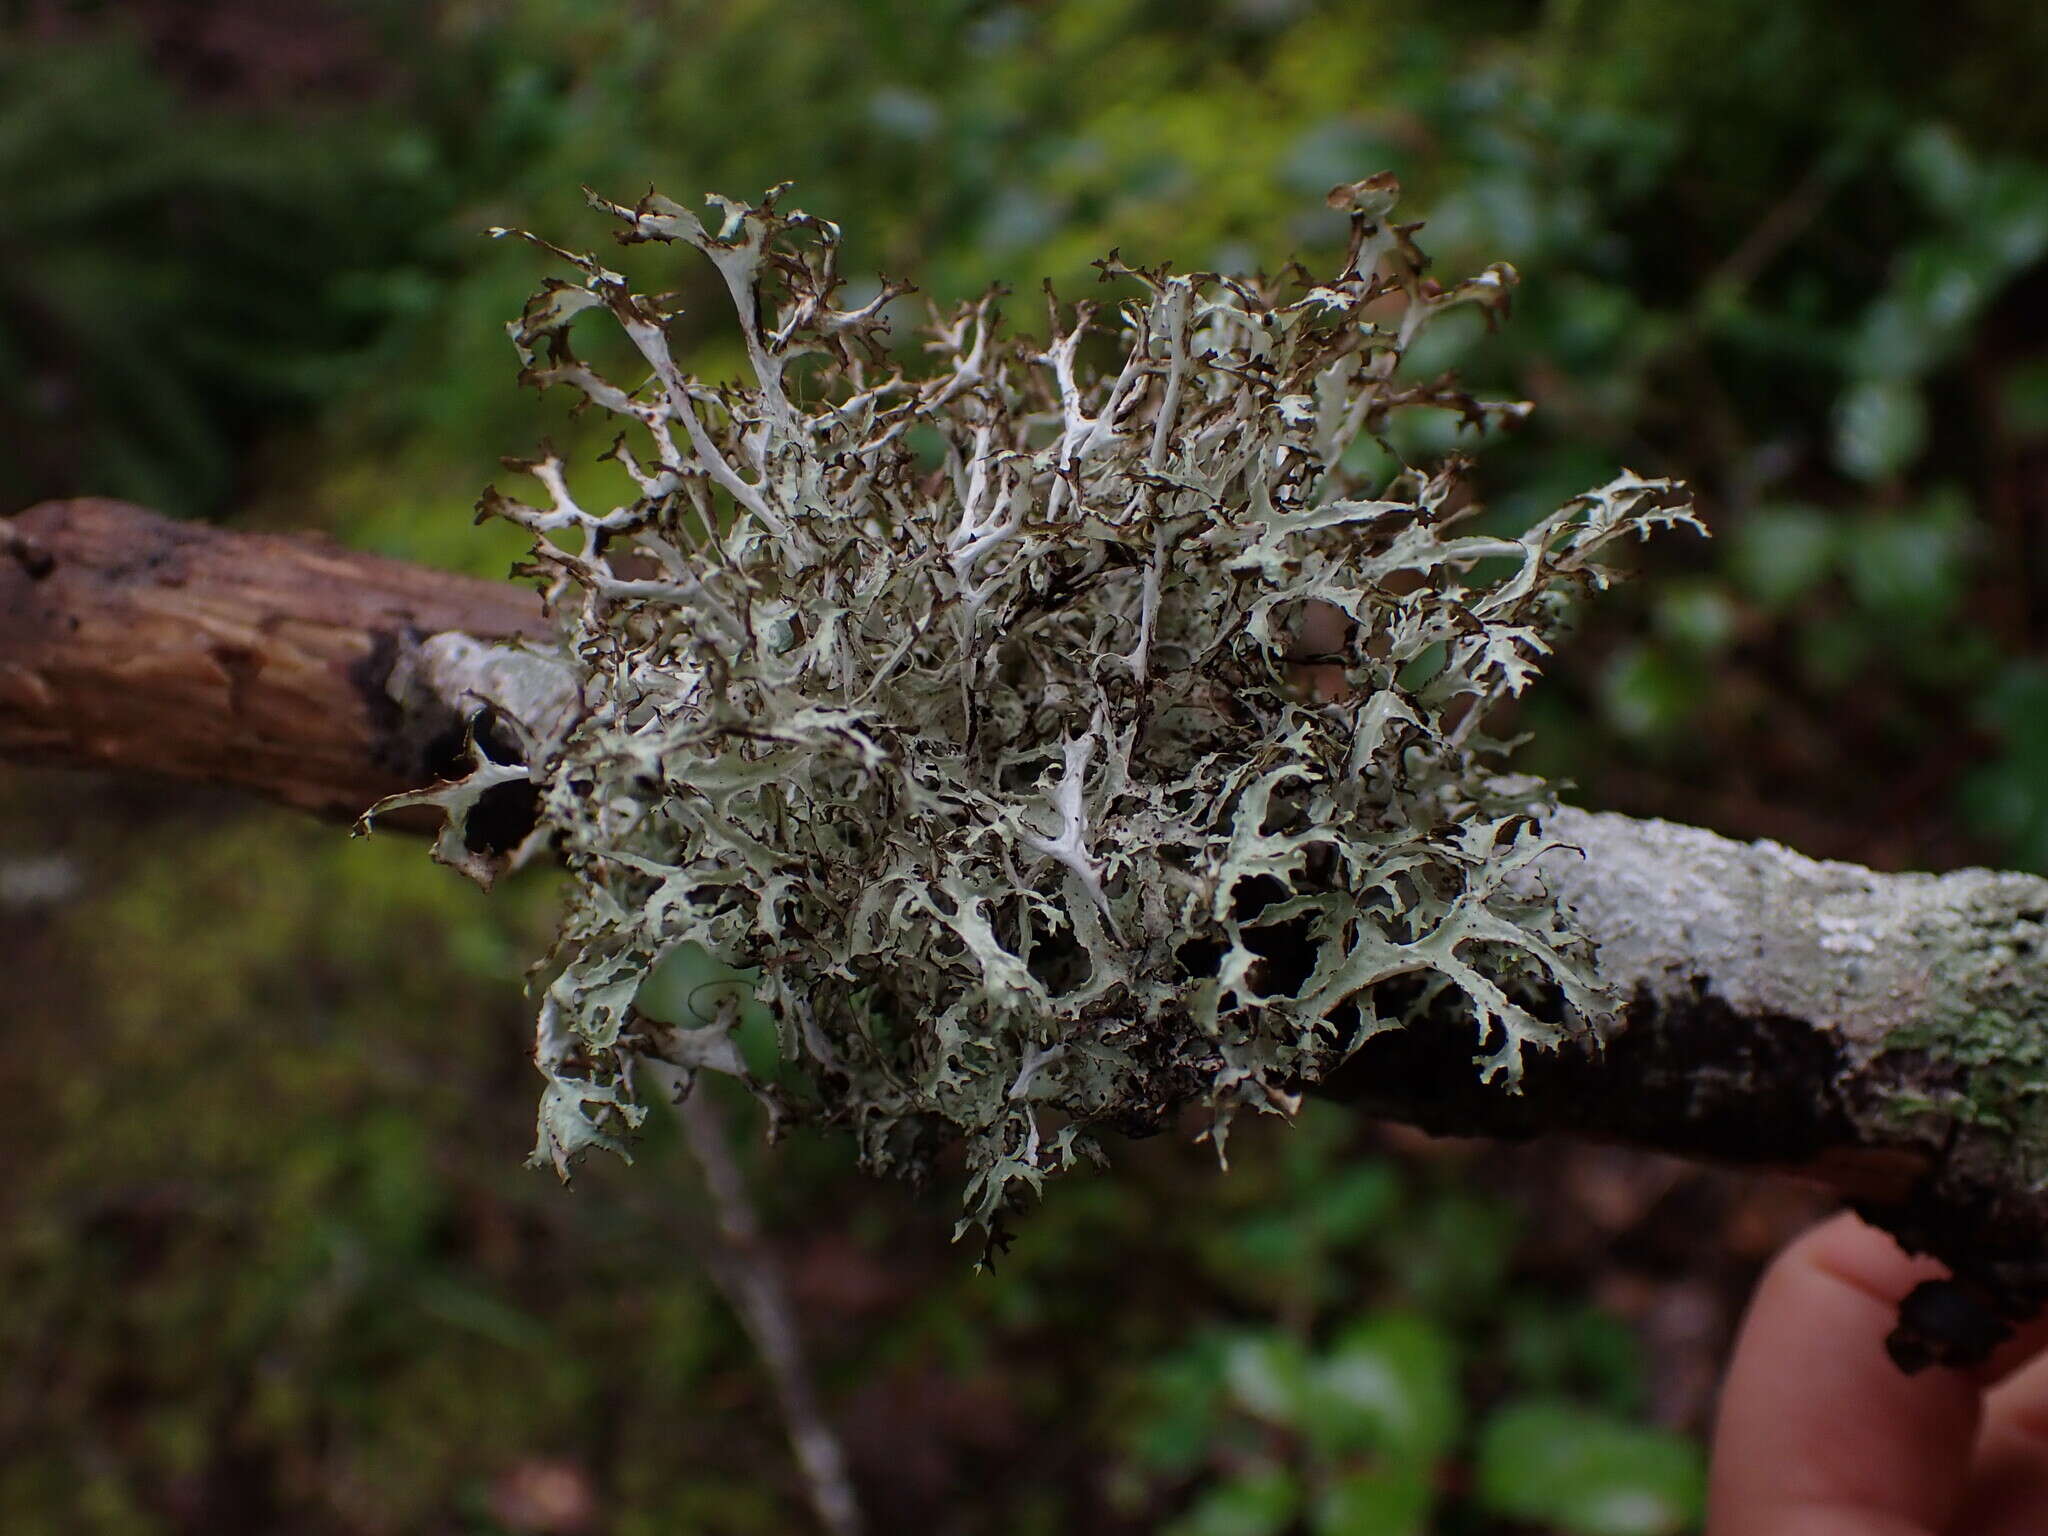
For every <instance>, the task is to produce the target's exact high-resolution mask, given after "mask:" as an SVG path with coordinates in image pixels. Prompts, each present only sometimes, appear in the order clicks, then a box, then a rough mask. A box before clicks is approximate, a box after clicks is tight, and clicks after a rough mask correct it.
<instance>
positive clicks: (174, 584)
mask: <svg viewBox="0 0 2048 1536" xmlns="http://www.w3.org/2000/svg"><path fill="white" fill-rule="evenodd" d="M546 630H547V624H546V621H545V619H544V618H543V617H542V614H541V607H540V600H539V598H538V597H537V596H536V595H535V594H534V593H533V592H531V591H530V590H527V589H524V588H521V587H517V586H513V585H511V584H510V583H506V582H492V581H479V580H476V579H474V578H472V577H465V576H455V575H451V574H449V573H447V572H443V571H434V570H428V569H425V568H423V567H420V566H416V565H410V564H407V563H405V562H403V561H399V560H387V559H382V558H379V557H378V556H375V555H365V554H358V553H355V552H353V551H349V550H345V549H342V548H341V547H339V546H338V545H335V544H333V543H331V542H328V541H326V540H323V539H318V538H310V537H287V536H280V535H272V534H258V533H231V532H227V531H224V530H222V529H218V528H213V527H208V526H205V525H202V524H196V523H181V522H174V521H172V520H170V519H168V518H164V517H160V516H157V515H156V514H154V513H151V512H147V511H145V510H143V509H142V508H140V507H136V506H131V505H129V504H127V503H125V502H118V501H103V500H79V501H55V502H46V503H44V504H43V505H41V506H37V507H32V508H30V509H29V510H28V511H26V512H24V513H22V514H21V515H19V516H18V517H16V518H14V519H13V520H12V521H11V522H6V523H0V758H8V759H12V760H14V761H17V762H34V763H44V764H51V765H56V766H62V767H73V768H105V769H126V770H131V771H138V772H146V773H152V774H168V775H172V776H175V777H179V778H188V779H202V780H208V781H211V782H214V783H221V784H231V785H235V786H237V787H239V788H242V789H246V790H252V791H254V792H255V793H257V794H261V795H264V796H267V797H269V798H271V799H274V800H281V801H283V802H284V803H285V804H287V805H292V806H296V807H298V808H299V809H302V810H307V811H312V812H315V813H317V814H320V815H323V816H336V817H348V818H353V817H354V816H356V815H357V814H359V813H360V812H361V811H362V810H363V809H364V808H365V807H366V806H368V805H369V804H371V802H373V801H375V800H377V799H379V798H381V797H382V796H384V795H387V794H394V793H397V792H398V791H400V790H405V789H413V788H417V787H419V786H420V785H422V784H424V783H428V782H431V781H432V779H434V778H435V777H436V776H437V775H438V774H440V773H445V772H451V771H453V770H454V769H455V767H456V765H457V763H458V762H459V753H460V749H461V739H462V738H461V724H460V721H459V720H458V719H457V718H456V715H455V713H454V712H453V711H452V710H446V709H443V710H438V711H437V710H434V709H431V708H427V707H420V708H414V709H411V710H407V709H402V708H401V707H400V705H399V704H398V702H397V701H396V700H394V699H393V697H392V695H391V687H390V684H391V677H392V670H393V668H394V666H396V665H397V663H398V661H399V659H400V658H401V656H402V655H404V654H405V653H406V651H407V650H408V649H409V648H411V647H413V646H416V645H417V644H418V643H419V641H420V640H421V639H422V638H424V637H428V636H432V635H436V634H441V633H444V632H450V631H453V632H459V633H462V634H467V635H472V636H476V637H478V638H480V639H491V640H497V639H508V638H510V637H512V636H514V635H520V634H531V635H540V634H544V633H545V632H546Z"/></svg>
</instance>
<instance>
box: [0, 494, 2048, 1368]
mask: <svg viewBox="0 0 2048 1536" xmlns="http://www.w3.org/2000/svg"><path fill="white" fill-rule="evenodd" d="M5 527H6V525H4V524H0V530H5ZM0 549H4V550H5V551H6V552H7V553H9V554H11V556H12V558H11V559H5V560H0V757H12V758H16V759H23V760H34V761H42V762H57V763H66V764H71V765H74V766H86V767H96V768H138V769H147V770H149V771H151V772H157V773H171V774H178V775H182V776H186V777H194V778H204V779H212V780H216V781H220V782H225V783H230V784H237V785H241V786H243V787H245V788H248V789H252V790H255V791H257V792H259V793H263V794H266V795H269V796H271V797H272V798H275V799H279V800H283V801H285V802H286V803H288V804H292V805H296V806H301V807H304V808H306V809H309V810H314V811H318V812H322V813H326V814H341V815H350V816H352V815H354V814H356V813H358V812H360V811H361V810H362V809H364V808H365V807H366V806H367V805H368V804H370V803H371V802H372V801H373V800H375V799H377V798H379V797H381V796H383V795H385V794H388V793H392V792H395V791H398V790H403V789H408V788H416V787H420V786H421V785H423V784H425V783H426V782H428V781H430V780H431V779H433V778H434V777H436V776H438V775H443V774H450V775H452V774H453V773H454V772H456V771H457V768H458V765H459V763H460V761H461V757H462V751H461V748H462V743H463V736H464V729H465V725H466V724H471V725H473V724H474V723H475V721H476V720H477V718H478V711H479V709H481V708H482V707H483V706H485V705H487V704H488V705H490V706H492V707H494V708H495V709H497V710H500V711H502V712H504V713H506V714H510V715H511V716H513V717H514V718H516V719H517V720H519V721H522V722H524V723H525V725H526V726H527V727H529V728H538V729H540V730H541V731H542V732H543V734H544V733H545V731H546V730H547V729H548V728H550V725H549V722H550V721H551V720H552V721H555V722H559V721H561V720H564V719H566V718H567V716H568V712H569V711H571V710H572V709H573V704H574V698H573V690H572V689H571V688H570V687H569V684H568V682H567V678H566V674H564V673H562V672H560V671H559V670H557V669H555V668H552V667H550V666H549V665H548V664H547V663H545V662H544V661H541V660H540V659H539V658H537V657H536V656H535V655H533V654H532V653H530V652H527V651H524V650H522V649H520V648H518V647H517V646H514V645H506V644H497V643H491V642H496V641H502V640H505V639H506V638H508V637H511V636H514V635H518V634H530V633H535V632H538V631H539V630H540V629H541V627H542V624H543V620H542V616H541V613H540V609H539V605H538V602H537V600H536V599H534V598H533V597H532V595H531V594H529V593H527V592H524V591H521V590H519V589H517V588H514V587H510V586H502V585H495V584H492V583H487V582H478V581H472V580H466V579H464V578H459V577H451V576H447V575H443V574H440V573H436V572H431V571H424V570H419V569H415V568H413V567H409V566H405V565H402V564H399V563H397V562H393V561H389V560H380V559H376V558H374V557H370V556H364V555H356V554H349V553H346V552H343V551H341V550H338V549H335V548H333V547H332V546H329V545H324V544H320V543H316V542H311V541H306V540H299V539H287V538H275V537H266V536H260V535H251V534H230V533H223V532H220V531H217V530H212V529H204V528H197V527H192V526H187V525H179V524H171V523H167V522H165V521H164V520H162V519H159V518H155V517H153V516H151V515H150V514H148V513H145V512H142V511H141V510H140V509H137V508H133V507H127V506H122V505H119V504H116V503H110V502H91V501H88V502H68V503H53V504H49V505H46V506H43V507H39V508H36V509H34V510H33V511H31V512H29V513H26V514H24V515H23V516H22V517H20V518H18V519H16V520H15V522H14V524H13V525H12V530H11V532H6V531H0ZM522 808H524V812H525V814H527V815H528V818H529V819H528V820H526V821H525V822H524V823H520V824H508V825H507V826H506V827H505V828H503V829H502V830H501V834H500V835H495V836H493V837H492V839H491V841H492V843H493V845H494V847H496V846H502V847H510V846H512V845H513V843H515V842H516V841H517V840H518V839H519V837H520V836H522V835H523V833H524V832H525V831H526V830H527V829H528V828H530V826H531V821H530V809H531V808H530V802H527V801H521V802H519V803H518V804H511V803H509V802H508V806H507V820H508V823H519V818H520V815H521V814H522ZM1550 830H1551V831H1552V832H1553V833H1554V834H1555V835H1556V836H1557V838H1558V839H1559V841H1560V843H1562V844H1565V845H1568V846H1567V847H1563V848H1560V849H1559V850H1558V851H1556V852H1554V853H1552V854H1550V855H1547V856H1546V857H1545V859H1544V860H1543V861H1542V862H1541V863H1540V865H1539V866H1538V867H1537V877H1538V878H1539V879H1540V880H1541V881H1542V882H1543V884H1544V885H1545V886H1546V888H1547V889H1548V890H1549V891H1550V893H1551V894H1552V895H1553V896H1555V897H1556V898H1557V899H1558V900H1560V901H1562V902H1563V903H1565V904H1566V905H1567V906H1569V907H1570V908H1571V909H1572V910H1573V911H1574V912H1575V913H1576V914H1577V915H1578V918H1579V920H1580V921H1581V923H1582V924H1583V925H1584V927H1585V928H1586V930H1587V932H1588V933H1589V934H1590V935H1591V937H1592V938H1593V940H1594V941H1595V943H1596V944H1597V945H1598V946H1599V956H1600V963H1601V967H1602V970H1603V971H1604V972H1605V974H1606V976H1607V977H1608V979H1609V980H1610V981H1612V982H1613V983H1614V984H1615V985H1616V986H1617V987H1618V988H1619V989H1620V991H1621V994H1622V995H1623V996H1624V997H1625V998H1626V1000H1627V1001H1626V1006H1625V1007H1624V1009H1623V1011H1622V1015H1621V1017H1620V1019H1619V1020H1618V1022H1617V1024H1616V1026H1615V1027H1614V1029H1613V1030H1611V1031H1610V1032H1609V1033H1608V1036H1607V1038H1606V1040H1605V1041H1604V1042H1590V1041H1589V1042H1584V1043H1581V1044H1577V1045H1572V1046H1568V1047H1566V1048H1565V1049H1563V1050H1562V1051H1560V1052H1558V1053H1556V1054H1554V1055H1546V1056H1540V1057H1532V1058H1531V1060H1530V1061H1529V1062H1528V1064H1527V1070H1526V1073H1525V1079H1524V1083H1523V1087H1522V1091H1520V1092H1518V1093H1510V1092H1508V1091H1506V1090H1505V1089H1501V1088H1494V1087H1488V1086H1485V1085H1484V1084H1482V1083H1481V1082H1480V1080H1479V1077H1478V1074H1477V1073H1476V1071H1475V1070H1474V1069H1473V1061H1472V1056H1473V1050H1474V1046H1475V1042H1474V1041H1473V1040H1472V1039H1471V1037H1470V1034H1469V1031H1460V1030H1459V1029H1457V1028H1443V1029H1428V1028H1424V1029H1409V1030H1401V1031H1394V1032H1390V1033H1387V1034H1384V1035H1381V1036H1378V1037H1376V1038H1375V1039H1373V1040H1371V1041H1368V1042H1367V1043H1366V1045H1365V1046H1364V1048H1363V1049H1362V1050H1361V1051H1360V1052H1359V1053H1358V1055H1357V1056H1356V1057H1355V1058H1354V1059H1353V1060H1352V1062H1351V1063H1350V1064H1349V1065H1348V1066H1347V1067H1346V1068H1345V1070H1344V1072H1343V1073H1342V1074H1341V1078H1340V1080H1339V1081H1336V1082H1333V1083H1331V1084H1328V1085H1325V1091H1328V1092H1333V1093H1338V1094H1341V1095H1344V1096H1346V1097H1350V1098H1353V1099H1355V1100H1357V1101H1358V1102H1359V1103H1360V1104H1361V1105H1363V1106H1364V1107H1367V1108H1370V1109H1371V1110H1373V1111H1374V1112H1377V1113H1382V1114H1385V1115H1388V1116H1390V1117H1394V1118H1399V1119H1403V1120H1408V1121H1411V1122H1413V1123H1415V1124H1418V1125H1421V1126H1423V1127H1424V1128H1426V1129H1429V1130H1432V1131H1438V1132H1442V1133H1454V1134H1460V1135H1492V1136H1509V1137H1526V1136H1534V1135H1539V1134H1543V1133H1547V1132H1553V1131H1558V1132H1570V1133H1575V1134H1581V1135H1594V1136H1603V1137H1608V1138H1611V1139H1614V1140H1616V1141H1621V1142H1627V1143H1630V1144H1633V1145H1637V1146H1642V1147H1649V1148H1655V1149H1657V1150H1660V1151H1665V1152H1676V1153H1680V1154H1683V1155H1687V1156H1692V1157H1698V1158H1705V1159H1711V1160H1715V1161H1720V1162H1730V1163H1740V1164H1748V1165H1752V1166H1766V1167H1777V1168H1786V1169H1792V1170H1795V1171H1798V1172H1801V1173H1804V1174H1807V1175H1809V1176H1813V1177H1817V1178H1820V1179H1823V1180H1825V1181H1827V1182H1829V1183H1831V1184H1833V1185H1835V1186H1836V1187H1838V1188H1840V1189H1841V1190H1843V1191H1844V1192H1845V1193H1846V1194H1848V1195H1849V1196H1850V1197H1851V1198H1852V1200H1854V1201H1855V1202H1856V1203H1857V1204H1858V1205H1859V1208H1861V1209H1863V1210H1864V1211H1865V1212H1866V1214H1868V1215H1870V1216H1872V1217H1873V1218H1874V1219H1876V1220H1878V1221H1880V1222H1881V1223H1882V1224H1883V1225H1885V1226H1886V1227H1887V1228H1889V1229H1890V1230H1891V1231H1893V1232H1894V1233H1895V1234H1897V1235H1898V1236H1899V1237H1900V1239H1901V1240H1902V1241H1903V1242H1904V1243H1905V1244H1906V1245H1907V1246H1909V1247H1912V1248H1915V1249H1918V1250H1921V1251H1926V1252H1931V1253H1934V1254H1936V1255H1937V1256H1939V1257H1940V1258H1942V1259H1943V1260H1944V1261H1946V1262H1947V1263H1948V1264H1949V1265H1950V1266H1951V1267H1952V1268H1953V1269H1954V1271H1955V1273H1956V1279H1955V1281H1953V1282H1945V1283H1942V1284H1940V1285H1936V1286H1932V1287H1923V1288H1922V1290H1921V1291H1919V1292H1916V1293H1915V1297H1914V1298H1910V1299H1909V1304H1908V1306H1907V1308H1906V1311H1905V1317H1904V1320H1903V1322H1902V1326H1901V1330H1900V1333H1899V1334H1898V1335H1897V1336H1895V1339H1894V1353H1895V1355H1897V1356H1898V1358H1899V1359H1900V1360H1901V1362H1902V1363H1903V1364H1907V1365H1909V1366H1911V1365H1917V1364H1920V1363H1924V1362H1926V1361H1928V1360H1954V1361H1963V1360H1968V1359H1972V1358H1977V1357H1979V1356H1981V1354H1982V1353H1983V1351H1984V1350H1985V1349H1986V1348H1988V1347H1989V1343H1990V1342H1992V1341H1993V1340H1995V1338H1996V1336H1997V1334H1998V1333H1999V1331H2000V1330H2001V1329H2002V1328H2003V1327H2004V1325H2005V1323H2006V1322H2007V1321H2009V1320H2011V1319H2014V1318H2017V1317H2020V1316H2023V1315H2025V1314H2026V1313H2028V1312H2029V1311H2031V1310H2032V1309H2033V1307H2034V1306H2035V1305H2036V1304H2037V1303H2038V1302H2039V1300H2040V1299H2041V1298H2042V1297H2043V1296H2048V881H2044V880H2040V879H2036V878H2033V877H2031V876H2025V875H2016V874H1997V873H1991V872H1988V871H1983V870H1966V871H1961V872H1958V873H1954V874H1947V875H1938V876H1937V875H1921V874H1903V875H1898V874H1878V873H1874V872H1872V871H1869V870H1865V869H1860V868H1857V867H1855V866H1852V865H1846V864H1828V863H1820V862H1817V861H1815V860H1811V859H1807V858H1804V857H1802V856H1800V855H1799V854H1796V853H1793V852H1791V851H1790V850H1788V849H1785V848H1781V847H1778V846H1777V845H1775V844H1771V843H1738V842H1735V841H1732V840H1730V839H1727V838H1723V837H1719V836H1716V835H1715V834H1713V833H1710V832H1704V831H1700V830H1698V829H1695V828H1691V827H1683V826H1676V825H1672V824H1670V823H1664V822H1643V821H1633V820H1629V819H1627V818H1624V817H1618V816H1608V815H1596V814H1591V813H1588V812H1584V811H1578V810H1572V809H1564V810H1560V811H1559V812H1558V813H1557V814H1556V815H1555V816H1554V817H1552V818H1551V821H1550Z"/></svg>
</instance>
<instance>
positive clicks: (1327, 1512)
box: [1309, 1466, 1436, 1536]
mask: <svg viewBox="0 0 2048 1536" xmlns="http://www.w3.org/2000/svg"><path fill="white" fill-rule="evenodd" d="M1435 1502H1436V1499H1435V1490H1434V1489H1433V1488H1432V1487H1431V1485H1430V1479H1429V1477H1428V1475H1427V1472H1426V1470H1425V1469H1423V1468H1420V1467H1415V1466H1388V1467H1378V1468H1375V1469H1373V1470H1372V1471H1370V1472H1350V1473H1346V1474H1345V1475H1344V1476H1342V1477H1340V1478H1338V1479H1337V1480H1336V1481H1335V1482H1333V1483H1331V1484H1330V1486H1329V1487H1328V1488H1326V1489H1325V1490H1324V1491H1323V1494H1322V1497H1321V1498H1319V1499H1317V1500H1316V1506H1315V1513H1314V1515H1313V1517H1312V1518H1311V1519H1310V1521H1309V1527H1310V1529H1311V1530H1313V1531H1314V1532H1315V1536H1424V1533H1426V1532H1427V1531H1428V1530H1429V1516H1430V1510H1431V1507H1432V1506H1433V1505H1434V1504H1435Z"/></svg>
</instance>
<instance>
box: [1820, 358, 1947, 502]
mask: <svg viewBox="0 0 2048 1536" xmlns="http://www.w3.org/2000/svg"><path fill="white" fill-rule="evenodd" d="M1926 442H1927V404H1926V402H1925V401H1924V400H1922V399H1921V398H1920V391H1919V390H1918V389H1916V388H1915V387H1914V386H1913V385H1912V384H1910V383H1907V382H1905V381H1904V380H1900V379H1863V380H1861V381H1860V382H1858V383H1855V384H1852V385H1850V386H1849V388H1848V389H1847V390H1845V391H1844V392H1843V394H1842V397H1841V399H1840V400H1838V401H1837V402H1836V403H1835V462H1836V463H1837V464H1839V465H1840V466H1841V467H1842V469H1843V470H1844V471H1845V472H1846V473H1848V474H1851V475H1854V476H1855V477H1856V478H1857V479H1859V480H1887V479H1890V478H1891V477H1892V476H1893V475H1896V474H1898V473H1899V471H1901V470H1903V469H1905V468H1906V467H1907V466H1908V465H1910V464H1911V463H1912V462H1913V461H1914V460H1915V459H1917V458H1918V457H1919V456H1920V450H1921V449H1922V448H1923V447H1924V446H1926Z"/></svg>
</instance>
